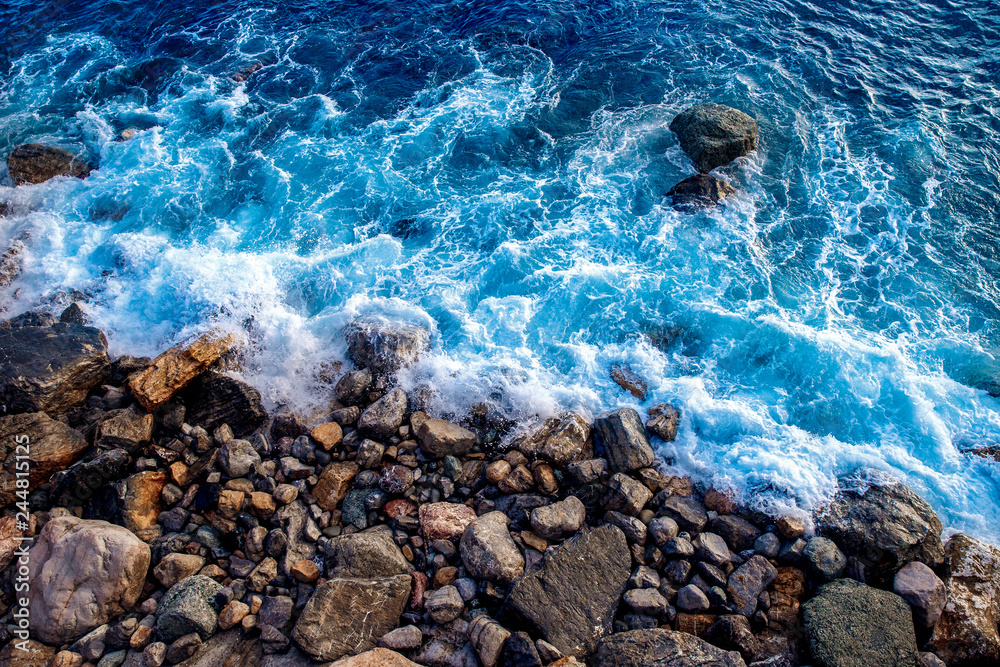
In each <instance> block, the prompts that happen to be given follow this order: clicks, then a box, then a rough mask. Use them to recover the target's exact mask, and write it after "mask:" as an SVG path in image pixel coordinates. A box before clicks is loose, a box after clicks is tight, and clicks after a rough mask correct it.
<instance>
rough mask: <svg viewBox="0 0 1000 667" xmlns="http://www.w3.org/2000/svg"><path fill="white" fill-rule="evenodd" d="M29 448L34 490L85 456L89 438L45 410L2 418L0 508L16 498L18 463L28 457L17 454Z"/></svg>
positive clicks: (29, 472) (30, 480)
mask: <svg viewBox="0 0 1000 667" xmlns="http://www.w3.org/2000/svg"><path fill="white" fill-rule="evenodd" d="M18 445H24V446H23V447H19V446H18ZM29 449H30V461H31V465H29V466H28V478H27V482H28V491H32V490H34V489H35V488H36V487H37V486H38V485H39V484H44V483H45V482H47V481H48V480H49V477H51V476H52V474H53V473H56V472H59V471H61V470H63V469H65V468H67V467H69V466H70V465H71V464H72V463H74V462H75V461H76V460H77V459H79V458H80V457H81V456H83V454H84V452H86V451H87V441H86V440H85V439H84V437H83V435H82V434H81V433H80V432H79V431H77V430H75V429H72V428H70V427H69V426H66V425H65V424H63V423H62V422H60V421H56V420H54V419H52V418H50V417H49V416H48V415H47V414H45V413H44V412H32V413H28V414H21V415H11V416H9V417H0V462H2V463H0V466H2V467H0V507H3V506H5V505H8V504H10V503H12V502H14V501H15V500H17V491H18V486H17V480H18V479H19V477H18V476H17V472H18V470H17V464H18V461H21V462H24V461H26V460H28V459H25V458H18V455H19V454H20V455H22V456H23V455H24V454H25V453H26V452H28V451H29ZM20 479H23V478H20Z"/></svg>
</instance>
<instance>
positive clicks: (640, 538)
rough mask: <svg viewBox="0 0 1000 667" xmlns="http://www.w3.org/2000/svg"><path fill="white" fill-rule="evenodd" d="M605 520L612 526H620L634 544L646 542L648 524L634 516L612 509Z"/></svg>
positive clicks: (640, 544)
mask: <svg viewBox="0 0 1000 667" xmlns="http://www.w3.org/2000/svg"><path fill="white" fill-rule="evenodd" d="M604 521H606V522H607V523H610V524H611V525H612V526H618V527H619V528H621V530H622V532H623V533H625V537H626V538H627V539H628V541H629V542H631V543H632V544H637V545H639V546H642V545H644V544H646V525H645V524H644V523H643V522H642V521H639V519H637V518H635V517H634V516H628V515H626V514H622V513H621V512H615V511H614V510H611V511H609V512H607V513H605V515H604Z"/></svg>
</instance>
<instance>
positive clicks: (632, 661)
mask: <svg viewBox="0 0 1000 667" xmlns="http://www.w3.org/2000/svg"><path fill="white" fill-rule="evenodd" d="M592 664H593V666H594V667H746V663H745V662H743V658H741V657H740V654H739V653H736V652H735V651H723V650H722V649H720V648H716V647H715V646H712V645H711V644H709V643H708V642H706V641H703V640H701V639H699V638H697V637H695V636H694V635H689V634H687V633H685V632H674V631H673V630H663V629H660V628H653V629H648V630H630V631H628V632H619V633H617V634H614V635H611V636H610V637H606V638H604V639H602V640H601V642H600V643H599V644H598V645H597V651H596V652H595V653H594V657H593V663H592Z"/></svg>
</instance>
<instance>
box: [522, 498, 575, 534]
mask: <svg viewBox="0 0 1000 667" xmlns="http://www.w3.org/2000/svg"><path fill="white" fill-rule="evenodd" d="M586 518H587V508H586V507H584V506H583V503H582V502H580V499H579V498H577V497H576V496H567V497H566V499H565V500H561V501H559V502H557V503H552V504H551V505H545V506H544V507H536V508H535V509H533V510H531V528H532V530H533V531H535V533H537V534H538V535H541V536H542V537H544V538H545V539H547V540H554V539H557V538H560V537H562V536H564V535H568V534H571V533H575V532H576V531H578V530H579V529H580V526H582V525H583V522H584V521H585V520H586Z"/></svg>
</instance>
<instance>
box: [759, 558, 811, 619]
mask: <svg viewBox="0 0 1000 667" xmlns="http://www.w3.org/2000/svg"><path fill="white" fill-rule="evenodd" d="M805 594H806V574H805V572H803V571H802V570H799V569H797V568H794V567H779V568H778V576H777V577H775V579H774V582H773V583H772V584H771V587H770V598H771V608H770V609H769V610H768V612H767V620H768V623H769V627H772V628H777V629H781V630H784V631H788V632H791V631H794V630H795V628H796V625H797V623H798V619H799V609H800V607H801V602H802V598H803V597H805Z"/></svg>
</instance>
